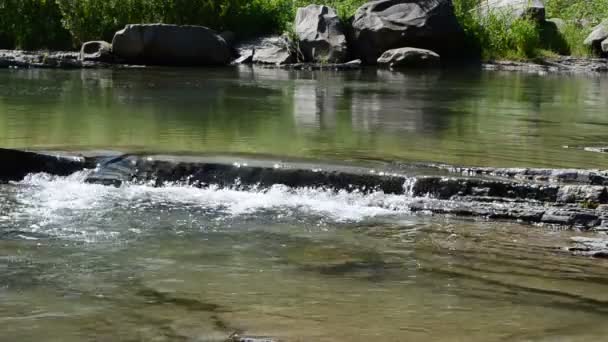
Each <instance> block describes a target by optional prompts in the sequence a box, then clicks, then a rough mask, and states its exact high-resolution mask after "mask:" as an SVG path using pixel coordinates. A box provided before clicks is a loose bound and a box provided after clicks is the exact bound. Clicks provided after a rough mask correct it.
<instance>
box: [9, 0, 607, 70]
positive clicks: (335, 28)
mask: <svg viewBox="0 0 608 342" xmlns="http://www.w3.org/2000/svg"><path fill="white" fill-rule="evenodd" d="M336 5H337V6H338V7H337V8H334V7H331V6H326V5H312V4H311V5H308V6H305V4H300V3H298V4H297V5H296V4H292V6H295V7H293V8H292V10H293V17H289V18H290V19H285V18H283V19H282V20H283V21H282V22H283V24H281V26H277V27H275V32H283V34H282V35H277V34H275V35H272V34H270V35H269V34H263V33H262V32H257V31H255V30H254V31H251V32H249V33H248V34H247V33H244V32H243V31H242V27H240V28H239V29H238V30H231V27H230V26H222V25H219V24H215V25H209V26H197V25H179V23H178V24H163V23H164V22H167V20H159V21H158V22H157V23H154V21H144V22H152V23H148V24H129V21H127V22H125V24H126V26H125V27H124V28H123V29H122V30H118V29H117V30H116V31H115V32H113V33H108V32H105V31H104V32H105V33H103V34H99V35H97V36H93V37H91V38H93V39H96V40H92V41H85V40H82V39H81V40H80V41H81V42H82V45H81V49H80V55H79V56H78V58H77V59H78V60H80V61H82V62H100V63H108V64H119V65H125V64H129V65H173V66H195V65H196V66H201V65H228V64H230V63H236V64H248V63H254V64H271V65H293V64H302V63H304V64H310V65H319V66H320V65H324V64H325V65H326V64H332V65H340V64H344V63H347V62H349V61H355V60H359V61H361V64H363V65H381V66H385V67H388V68H391V69H397V68H421V67H435V66H438V65H443V66H446V65H447V66H450V65H463V64H480V62H479V61H505V60H506V61H511V60H512V61H517V62H518V63H519V64H518V63H510V64H509V65H507V64H505V63H503V62H499V63H495V62H492V63H489V64H494V65H495V67H496V68H501V69H513V68H515V69H530V66H527V67H526V66H524V65H523V64H521V63H527V62H538V63H536V64H539V65H553V67H554V68H553V69H560V70H568V69H570V70H572V69H591V70H593V69H598V70H599V69H602V68H601V67H599V68H598V67H595V66H587V67H585V66H583V65H585V64H589V63H588V62H584V61H583V60H584V59H589V61H591V62H592V63H595V59H596V58H594V56H595V57H606V56H607V55H608V20H607V21H602V20H601V19H598V18H599V17H593V18H592V19H589V20H587V19H585V20H578V19H577V20H574V19H571V18H567V19H562V18H555V17H549V16H548V14H547V11H548V10H547V8H545V5H544V4H543V2H542V1H536V2H526V1H517V0H510V1H500V2H481V3H479V2H477V1H465V0H459V1H454V2H452V1H449V0H442V1H437V2H436V3H433V4H432V5H430V6H428V5H425V4H422V3H419V2H417V1H414V2H411V3H408V4H407V5H406V6H405V5H403V4H401V3H400V2H398V1H393V0H377V1H374V2H368V3H359V2H357V1H354V2H352V3H350V4H349V6H346V7H344V6H345V5H344V4H343V3H341V2H340V1H337V2H336ZM402 5H403V6H402ZM298 6H301V7H298ZM562 7H564V8H566V7H567V6H565V5H563V6H562ZM345 8H348V10H345ZM548 8H549V9H551V12H550V14H555V13H558V11H556V9H555V8H556V7H555V6H554V5H551V6H548ZM249 10H251V9H249ZM348 13H352V15H351V14H348ZM235 15H236V14H235ZM596 15H601V14H596ZM148 20H149V19H148ZM285 20H288V21H285ZM142 21H143V20H139V22H142ZM133 22H138V21H133ZM194 23H196V22H194ZM209 23H211V22H209ZM267 32H270V31H267ZM76 36H80V37H82V36H83V35H82V34H80V35H76ZM144 36H145V37H146V39H142V37H144ZM103 39H106V40H107V42H106V41H104V40H103ZM47 57H48V58H49V62H48V63H45V61H44V59H45V58H47ZM66 57H67V58H65V59H67V61H66V62H65V63H63V62H64V60H63V59H62V58H60V57H59V58H58V57H57V54H55V53H51V54H50V55H48V56H46V55H43V56H42V57H39V56H37V57H35V58H33V59H32V58H30V60H33V62H31V63H30V62H28V58H27V56H25V58H20V59H21V61H25V63H21V65H22V66H23V65H27V64H28V63H29V64H37V65H43V66H44V65H45V64H46V65H49V64H50V65H52V64H56V63H54V62H55V60H59V64H62V65H64V66H65V67H70V64H76V65H74V66H77V63H71V61H70V60H72V59H74V58H73V57H72V56H66ZM18 59H19V58H13V60H17V61H16V62H13V63H12V65H13V66H19V62H20V61H19V60H18ZM598 60H599V58H598ZM4 64H5V65H6V64H8V63H7V62H6V61H5V62H4ZM82 65H83V66H85V67H88V66H91V65H92V64H91V63H82ZM532 68H533V69H534V68H536V69H539V68H538V67H535V66H534V67H532ZM541 69H542V68H541ZM548 70H552V69H551V67H548V68H544V70H541V71H548Z"/></svg>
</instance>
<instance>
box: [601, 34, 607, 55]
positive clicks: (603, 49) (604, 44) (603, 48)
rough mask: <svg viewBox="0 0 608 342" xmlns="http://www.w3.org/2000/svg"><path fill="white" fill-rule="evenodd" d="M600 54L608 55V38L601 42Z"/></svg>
mask: <svg viewBox="0 0 608 342" xmlns="http://www.w3.org/2000/svg"><path fill="white" fill-rule="evenodd" d="M602 52H603V53H605V54H608V38H606V39H605V40H604V41H603V42H602Z"/></svg>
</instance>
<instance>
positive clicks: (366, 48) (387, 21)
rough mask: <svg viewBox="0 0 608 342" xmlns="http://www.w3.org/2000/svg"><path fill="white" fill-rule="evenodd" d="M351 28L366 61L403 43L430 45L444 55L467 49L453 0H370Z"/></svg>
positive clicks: (357, 49) (457, 55) (453, 55)
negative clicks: (464, 47)
mask: <svg viewBox="0 0 608 342" xmlns="http://www.w3.org/2000/svg"><path fill="white" fill-rule="evenodd" d="M352 28H353V33H352V36H353V41H352V44H353V47H354V49H355V53H356V54H357V56H358V57H360V58H361V59H362V60H363V62H365V63H366V64H376V63H377V61H378V58H379V57H380V56H381V55H382V53H384V52H385V51H387V50H390V49H396V48H401V47H404V46H409V47H417V48H422V49H429V50H432V51H435V52H437V53H438V54H439V55H441V56H442V57H444V58H461V57H462V56H463V54H466V53H468V51H463V46H464V41H465V39H464V31H463V30H462V28H461V26H460V24H459V23H458V20H457V19H456V16H455V14H454V7H453V5H452V1H450V0H376V1H370V2H368V3H366V4H364V5H363V6H361V7H360V8H359V9H358V10H357V12H356V13H355V16H354V18H353V22H352Z"/></svg>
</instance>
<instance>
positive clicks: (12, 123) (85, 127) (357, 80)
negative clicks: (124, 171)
mask: <svg viewBox="0 0 608 342" xmlns="http://www.w3.org/2000/svg"><path fill="white" fill-rule="evenodd" d="M606 94H608V78H606V77H599V76H598V77H594V76H584V77H583V76H580V77H578V76H535V75H522V74H514V73H512V74H501V73H480V72H473V71H463V72H461V73H433V74H424V75H423V74H400V73H390V72H386V71H377V70H367V71H363V72H345V73H332V72H327V73H310V72H288V71H281V70H270V69H253V70H252V69H247V68H243V69H209V70H205V69H199V70H186V69H157V70H114V71H112V70H85V71H42V70H10V71H6V70H5V71H0V147H12V148H35V149H54V150H121V151H151V152H165V153H188V154H203V153H204V154H214V155H221V156H222V158H228V159H230V158H242V156H243V155H246V156H247V157H248V158H257V157H261V156H263V157H264V158H267V159H273V160H277V161H279V160H287V159H289V160H292V159H293V160H307V161H308V162H311V161H314V163H321V164H323V163H328V164H340V165H344V164H347V165H358V166H363V167H373V168H374V169H376V170H379V169H382V168H385V167H386V168H388V167H391V166H394V164H395V163H403V164H407V163H409V162H442V163H451V164H464V165H483V166H541V167H584V168H603V169H606V168H608V167H607V166H608V157H607V155H605V154H601V153H594V152H589V151H585V148H586V147H601V146H608V133H607V132H608V131H607V130H606V128H607V126H608V115H606V108H608V97H606ZM0 167H1V166H0ZM84 176H85V173H82V172H81V173H76V174H74V175H71V176H68V177H51V176H48V175H41V174H37V175H30V176H28V177H27V178H26V179H25V180H23V181H21V182H17V183H10V184H5V185H0V331H1V332H2V334H0V340H1V341H62V342H63V341H223V340H224V339H226V337H227V336H228V335H230V334H231V333H233V332H237V331H238V332H243V333H244V334H248V335H260V336H271V337H274V338H278V339H282V340H285V341H602V340H605V338H606V336H607V334H608V326H606V325H605V320H606V318H607V317H608V281H607V280H606V279H608V277H607V276H608V262H606V261H603V260H596V259H590V258H583V257H574V256H571V255H569V254H567V253H565V252H564V251H563V250H562V249H560V248H557V247H559V246H565V245H567V244H568V243H569V239H570V238H571V237H573V236H577V235H580V234H581V233H580V232H572V231H565V230H560V229H555V228H550V227H535V226H527V225H520V224H516V223H505V222H488V221H483V220H466V219H457V218H452V217H445V216H428V215H419V214H412V213H410V212H409V210H408V203H409V202H410V201H411V200H412V198H410V197H408V196H397V195H388V194H383V193H379V192H376V193H371V194H361V193H357V192H355V193H347V192H334V191H329V190H326V189H318V188H303V189H290V188H287V187H284V186H280V185H277V186H274V187H272V188H270V189H257V190H255V189H254V190H249V191H242V190H239V189H238V188H235V189H230V188H217V187H213V186H211V187H208V188H203V189H197V188H191V187H187V186H183V185H167V186H165V187H161V188H153V187H150V186H146V185H126V186H122V187H120V188H114V187H104V186H100V185H92V184H85V183H84V182H83V179H84Z"/></svg>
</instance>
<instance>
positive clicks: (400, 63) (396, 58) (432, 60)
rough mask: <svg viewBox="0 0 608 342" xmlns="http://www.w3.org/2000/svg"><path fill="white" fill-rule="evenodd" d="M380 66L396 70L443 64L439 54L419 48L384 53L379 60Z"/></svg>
mask: <svg viewBox="0 0 608 342" xmlns="http://www.w3.org/2000/svg"><path fill="white" fill-rule="evenodd" d="M378 64H379V65H386V66H389V67H390V68H391V69H395V68H418V67H423V68H424V67H436V66H439V65H440V64H441V58H440V57H439V55H438V54H436V53H434V52H433V51H430V50H424V49H417V48H399V49H392V50H388V51H386V52H384V53H383V54H382V56H380V58H378Z"/></svg>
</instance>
